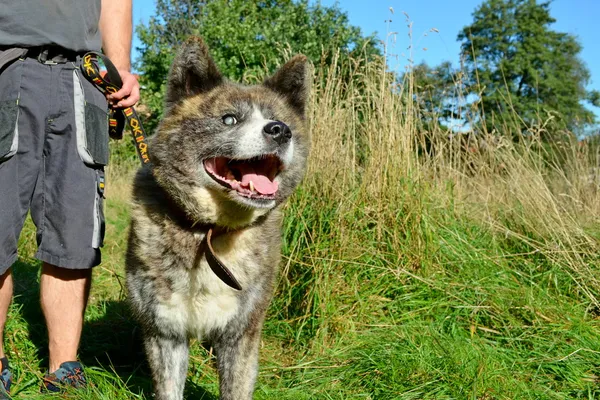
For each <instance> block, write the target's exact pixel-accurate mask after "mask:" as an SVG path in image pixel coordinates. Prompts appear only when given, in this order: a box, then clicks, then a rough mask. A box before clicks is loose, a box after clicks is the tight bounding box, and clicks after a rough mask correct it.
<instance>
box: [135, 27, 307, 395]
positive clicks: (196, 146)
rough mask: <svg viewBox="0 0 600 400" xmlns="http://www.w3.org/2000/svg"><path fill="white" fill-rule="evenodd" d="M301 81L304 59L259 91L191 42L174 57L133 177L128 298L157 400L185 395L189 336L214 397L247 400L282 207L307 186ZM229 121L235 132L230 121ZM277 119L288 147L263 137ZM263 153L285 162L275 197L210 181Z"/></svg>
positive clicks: (272, 276) (270, 287)
mask: <svg viewBox="0 0 600 400" xmlns="http://www.w3.org/2000/svg"><path fill="white" fill-rule="evenodd" d="M308 75H309V74H308V64H307V60H306V57H304V56H302V55H299V56H296V57H294V58H292V59H291V60H290V61H289V62H288V63H286V64H285V65H284V66H283V67H282V68H281V69H280V70H279V71H278V72H276V73H275V75H273V76H272V77H270V78H268V79H267V80H265V81H264V82H263V83H262V84H261V85H257V86H242V85H238V84H234V83H231V82H229V81H227V80H226V79H225V78H223V76H222V75H221V73H220V72H219V70H218V68H217V67H216V65H215V63H214V62H213V60H212V59H211V57H210V55H209V53H208V49H207V47H206V45H205V44H204V43H203V42H202V40H201V39H198V38H193V39H190V40H188V41H187V42H186V43H185V44H184V45H183V47H182V48H181V49H180V50H179V52H178V55H177V56H176V58H175V61H174V63H173V65H172V67H171V71H170V74H169V78H168V87H167V97H166V107H165V115H164V118H163V120H162V121H161V123H160V125H159V127H158V130H157V133H156V135H155V136H154V137H153V139H152V141H151V143H150V147H149V153H150V159H151V161H152V164H153V167H152V168H144V169H142V170H140V171H139V172H138V174H137V176H136V178H135V183H134V188H133V210H132V222H131V231H130V237H129V248H128V252H127V286H128V289H129V300H130V303H131V306H132V309H133V311H134V315H135V316H136V318H137V320H138V321H139V323H140V325H141V326H142V330H143V335H144V345H145V350H146V354H147V357H148V361H149V364H150V368H151V370H152V377H153V381H154V391H155V396H156V399H157V400H178V399H182V398H183V389H184V384H185V379H186V374H187V367H188V340H189V338H190V337H195V338H199V339H201V340H205V341H208V342H209V343H210V344H211V345H212V347H213V349H214V351H215V353H216V357H217V368H218V373H219V381H220V394H221V399H235V400H244V399H251V398H252V393H253V390H254V384H255V380H256V376H257V370H258V347H259V342H260V335H261V330H262V325H263V321H264V318H265V312H266V310H267V307H268V306H269V303H270V301H271V298H272V296H273V290H274V284H275V281H276V278H277V273H278V265H279V261H280V247H281V232H280V226H281V220H282V213H281V204H282V202H283V201H284V200H285V199H286V198H287V197H288V196H290V195H291V194H292V192H293V191H294V189H295V187H296V186H297V185H298V183H299V182H300V180H301V179H302V177H303V175H304V171H305V166H306V159H307V156H308V151H309V142H310V140H309V134H308V130H307V126H306V122H305V107H306V102H307V96H308V90H309V88H308V86H309V85H308ZM227 116H234V117H235V119H236V120H237V123H235V124H226V123H225V122H226V118H227ZM273 121H281V122H283V123H284V124H285V125H287V126H288V127H289V128H290V130H291V138H289V140H281V141H278V140H274V139H273V137H272V136H271V135H270V134H267V133H266V128H264V127H265V125H266V124H268V123H269V122H273ZM227 122H232V120H231V119H228V120H227ZM268 155H271V156H270V157H271V158H273V155H275V156H276V157H277V158H278V160H280V162H281V164H279V169H278V171H279V172H278V174H277V177H276V178H275V179H274V181H276V182H277V183H278V189H277V190H276V192H275V193H267V194H266V195H264V192H270V191H273V188H274V186H273V185H274V184H272V183H267V189H264V188H263V189H262V191H261V192H260V193H258V192H254V191H255V189H250V190H251V191H253V192H254V193H255V194H253V195H252V196H250V197H248V196H242V195H241V194H240V192H239V191H238V190H235V189H233V188H231V187H227V185H223V184H222V183H219V180H218V179H216V178H215V177H214V176H211V174H210V173H209V170H210V168H208V167H206V165H207V164H206V163H205V161H206V160H210V159H213V158H215V157H226V158H227V159H231V160H246V159H254V160H256V157H258V158H263V159H265V158H268V157H269V156H268ZM215 163H216V161H215ZM227 165H228V166H229V165H230V164H229V163H228V164H227ZM213 167H214V165H213ZM207 168H208V169H207ZM222 168H225V167H222ZM213 172H214V171H213ZM236 178H240V177H239V173H238V176H237V177H236ZM263 181H264V180H263ZM256 190H257V189H256ZM256 193H258V195H257V194H256ZM209 227H214V228H215V232H216V233H215V234H216V237H214V239H213V246H214V249H215V253H216V254H217V256H218V257H219V258H220V259H221V260H222V261H223V263H224V264H225V265H226V266H227V267H228V268H229V269H230V270H231V272H232V273H233V274H234V276H235V277H236V278H237V279H238V281H239V282H240V284H241V286H242V290H241V291H237V290H235V289H232V288H231V287H229V286H227V285H225V284H224V283H223V282H222V281H221V280H220V279H219V278H218V277H217V276H216V275H215V274H214V273H213V272H212V271H211V269H210V268H209V265H208V264H207V260H206V257H205V253H204V251H205V243H204V238H205V235H206V233H207V230H208V228H209Z"/></svg>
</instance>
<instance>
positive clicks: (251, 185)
mask: <svg viewBox="0 0 600 400" xmlns="http://www.w3.org/2000/svg"><path fill="white" fill-rule="evenodd" d="M249 185H250V191H251V192H254V182H252V181H250V183H249Z"/></svg>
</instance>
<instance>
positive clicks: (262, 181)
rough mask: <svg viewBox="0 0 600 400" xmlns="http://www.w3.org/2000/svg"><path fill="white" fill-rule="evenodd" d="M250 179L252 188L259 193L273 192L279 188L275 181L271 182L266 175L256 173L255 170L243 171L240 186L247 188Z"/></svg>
mask: <svg viewBox="0 0 600 400" xmlns="http://www.w3.org/2000/svg"><path fill="white" fill-rule="evenodd" d="M250 181H252V185H253V186H254V190H255V191H257V192H258V193H260V194H274V193H276V192H277V189H278V188H279V184H278V183H277V182H273V181H271V180H270V179H269V178H267V177H266V176H264V175H260V174H257V173H256V172H255V171H252V172H250V171H248V172H246V173H244V175H243V176H242V186H243V187H245V188H249V187H250Z"/></svg>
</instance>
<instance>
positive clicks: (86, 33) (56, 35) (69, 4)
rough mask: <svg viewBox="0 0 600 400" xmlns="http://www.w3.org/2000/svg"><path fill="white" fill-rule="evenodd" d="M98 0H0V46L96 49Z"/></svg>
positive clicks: (97, 38) (97, 44)
mask: <svg viewBox="0 0 600 400" xmlns="http://www.w3.org/2000/svg"><path fill="white" fill-rule="evenodd" d="M100 3H101V0H0V45H1V46H15V47H32V46H43V45H58V46H61V47H64V48H67V49H69V50H74V51H87V50H100V47H101V40H100V31H99V30H98V21H99V20H100V5H101V4H100Z"/></svg>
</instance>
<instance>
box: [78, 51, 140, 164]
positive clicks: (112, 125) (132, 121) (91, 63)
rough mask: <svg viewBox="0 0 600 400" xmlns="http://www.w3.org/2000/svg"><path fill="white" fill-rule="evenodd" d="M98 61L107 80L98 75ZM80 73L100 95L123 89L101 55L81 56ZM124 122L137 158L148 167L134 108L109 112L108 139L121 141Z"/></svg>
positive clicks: (117, 77)
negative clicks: (129, 131)
mask: <svg viewBox="0 0 600 400" xmlns="http://www.w3.org/2000/svg"><path fill="white" fill-rule="evenodd" d="M98 59H100V60H102V62H103V63H104V66H105V67H106V77H107V78H108V80H106V79H104V77H103V76H102V75H101V74H100V70H99V69H98V63H97V60H98ZM81 72H82V73H83V76H85V77H86V79H87V80H88V81H90V82H91V83H92V84H93V85H94V86H96V88H97V89H98V90H100V91H101V92H102V93H104V94H105V95H106V94H112V93H116V92H118V91H119V89H121V88H122V87H123V81H122V80H121V75H120V74H119V71H118V70H117V68H116V67H115V65H114V64H113V63H112V61H110V59H109V58H108V57H106V56H105V55H104V54H102V53H98V52H95V51H90V52H89V53H86V54H85V55H84V56H83V62H82V63H81ZM124 120H126V121H127V124H128V125H129V128H130V129H131V133H132V135H133V143H134V145H135V149H136V151H137V155H138V158H139V159H140V162H141V163H142V166H144V165H150V157H149V156H148V141H147V139H146V131H145V130H144V127H143V125H142V121H140V119H139V117H138V115H137V112H136V111H135V108H133V107H126V108H123V109H114V108H111V109H110V110H109V118H108V129H109V134H110V137H112V138H117V139H121V138H122V137H123V128H124Z"/></svg>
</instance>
